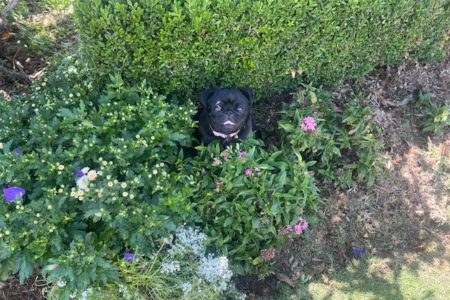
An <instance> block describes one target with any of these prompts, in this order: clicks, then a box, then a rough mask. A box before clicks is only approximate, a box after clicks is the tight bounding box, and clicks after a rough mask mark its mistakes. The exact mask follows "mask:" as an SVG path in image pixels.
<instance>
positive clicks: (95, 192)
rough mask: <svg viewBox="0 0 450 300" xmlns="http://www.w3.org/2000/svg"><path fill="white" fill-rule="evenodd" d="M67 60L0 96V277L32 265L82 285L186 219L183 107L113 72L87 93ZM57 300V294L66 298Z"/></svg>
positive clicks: (81, 70)
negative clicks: (26, 91)
mask: <svg viewBox="0 0 450 300" xmlns="http://www.w3.org/2000/svg"><path fill="white" fill-rule="evenodd" d="M90 78H91V77H90V74H89V71H88V70H87V69H86V68H85V66H84V65H83V64H82V63H81V62H80V61H78V60H77V59H76V58H74V57H68V58H66V59H64V60H63V62H62V63H61V65H60V66H59V67H57V68H56V69H55V70H53V71H51V72H50V75H49V76H46V77H44V78H43V79H41V80H39V81H38V82H37V83H35V85H34V87H33V94H32V96H20V97H15V98H13V100H12V101H5V100H3V101H0V143H1V144H0V145H1V149H0V188H1V189H2V191H3V195H2V201H0V278H1V279H2V280H5V279H6V278H7V277H8V275H9V274H11V273H15V272H19V275H20V279H21V281H23V280H24V279H25V278H26V277H27V276H28V275H30V274H31V272H32V270H33V268H35V267H38V268H42V269H41V270H42V271H43V272H44V273H46V274H47V279H48V280H49V281H50V282H53V281H56V280H63V281H67V282H68V286H70V287H72V288H77V289H85V288H86V287H87V286H88V285H89V284H90V283H91V282H93V281H96V280H103V281H104V280H108V279H114V278H117V272H116V270H115V269H114V267H113V265H112V264H111V262H112V261H115V260H117V259H121V258H122V254H123V252H125V251H129V250H133V251H135V252H139V253H141V254H150V253H152V251H153V250H154V247H155V241H156V240H157V239H159V238H160V237H164V236H167V235H168V234H169V233H170V232H171V231H173V230H175V228H176V226H177V225H178V224H180V223H183V222H189V221H197V220H198V219H197V218H196V216H195V213H194V211H193V209H192V204H191V203H190V201H189V199H190V196H191V193H192V192H191V189H190V187H189V183H186V182H185V180H184V177H182V176H183V175H182V174H181V170H182V169H183V167H184V164H183V151H182V149H183V148H182V146H189V145H190V143H191V135H192V128H193V126H194V122H193V121H192V119H191V117H192V114H193V113H194V109H193V107H192V106H191V105H189V104H186V103H185V104H183V105H180V104H177V103H175V102H174V101H171V100H169V99H165V97H163V96H160V95H158V94H156V93H154V92H153V91H152V89H151V88H150V87H149V85H148V84H147V83H145V81H144V82H143V83H141V84H139V85H134V86H131V87H129V86H125V85H124V84H123V81H122V80H121V78H120V76H113V77H112V79H111V82H110V84H108V85H107V86H105V87H101V88H97V87H96V86H95V85H93V83H92V80H91V79H90ZM66 296H67V295H66Z"/></svg>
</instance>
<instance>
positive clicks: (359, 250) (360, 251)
mask: <svg viewBox="0 0 450 300" xmlns="http://www.w3.org/2000/svg"><path fill="white" fill-rule="evenodd" d="M352 253H353V255H355V256H356V257H363V256H364V248H362V247H352Z"/></svg>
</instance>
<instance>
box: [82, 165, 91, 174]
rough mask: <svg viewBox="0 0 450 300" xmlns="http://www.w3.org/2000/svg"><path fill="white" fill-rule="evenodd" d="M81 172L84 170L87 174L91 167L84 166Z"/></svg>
mask: <svg viewBox="0 0 450 300" xmlns="http://www.w3.org/2000/svg"><path fill="white" fill-rule="evenodd" d="M81 172H83V174H87V173H88V172H89V167H84V168H83V169H81Z"/></svg>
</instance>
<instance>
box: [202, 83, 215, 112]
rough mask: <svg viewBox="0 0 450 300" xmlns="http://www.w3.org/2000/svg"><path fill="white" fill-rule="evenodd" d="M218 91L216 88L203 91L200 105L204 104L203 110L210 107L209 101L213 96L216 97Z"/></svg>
mask: <svg viewBox="0 0 450 300" xmlns="http://www.w3.org/2000/svg"><path fill="white" fill-rule="evenodd" d="M216 91H217V89H216V88H211V89H204V90H203V91H202V93H201V94H200V103H201V104H202V106H203V108H207V107H208V100H209V98H211V97H212V95H214V93H215V92H216Z"/></svg>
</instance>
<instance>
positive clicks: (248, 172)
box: [245, 169, 253, 176]
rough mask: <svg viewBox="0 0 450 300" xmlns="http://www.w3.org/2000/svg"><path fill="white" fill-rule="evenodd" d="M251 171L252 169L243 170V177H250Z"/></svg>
mask: <svg viewBox="0 0 450 300" xmlns="http://www.w3.org/2000/svg"><path fill="white" fill-rule="evenodd" d="M252 173H253V171H252V169H245V176H250V175H252Z"/></svg>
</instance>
